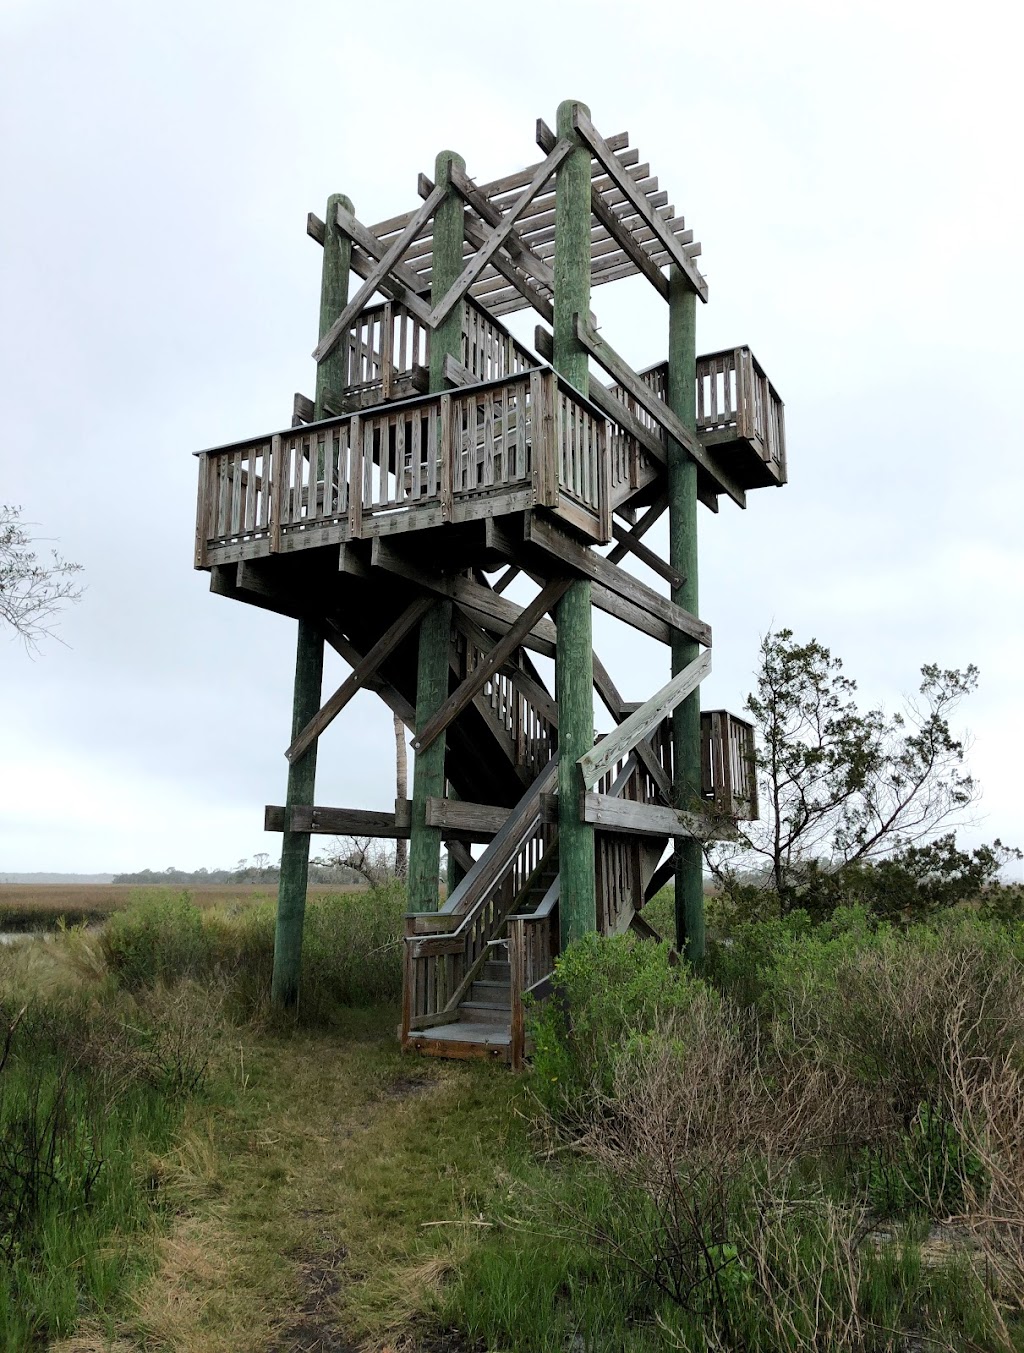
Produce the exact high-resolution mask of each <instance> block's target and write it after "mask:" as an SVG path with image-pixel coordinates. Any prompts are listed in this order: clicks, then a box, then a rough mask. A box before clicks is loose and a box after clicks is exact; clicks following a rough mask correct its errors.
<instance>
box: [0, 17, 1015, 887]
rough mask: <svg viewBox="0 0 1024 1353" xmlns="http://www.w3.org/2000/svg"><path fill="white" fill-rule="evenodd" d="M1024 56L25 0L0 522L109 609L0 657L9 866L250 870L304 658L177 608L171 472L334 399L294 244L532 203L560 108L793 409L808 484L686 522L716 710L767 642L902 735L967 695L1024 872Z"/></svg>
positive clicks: (877, 35)
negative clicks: (883, 714) (50, 542)
mask: <svg viewBox="0 0 1024 1353" xmlns="http://www.w3.org/2000/svg"><path fill="white" fill-rule="evenodd" d="M1020 37H1021V33H1020V23H1019V19H1018V18H1017V9H1016V7H1015V6H1011V5H1010V4H1009V3H1004V4H999V3H993V0H981V3H975V4H972V5H968V6H964V5H957V6H952V5H947V4H943V3H939V4H934V3H933V4H929V5H924V4H914V3H901V0H890V3H887V4H874V3H867V4H865V3H863V2H862V3H857V4H847V3H833V4H829V5H822V4H820V3H811V4H797V3H781V4H775V5H770V6H769V5H765V4H763V3H746V2H745V0H740V2H737V3H731V4H729V5H728V6H720V5H713V4H707V3H700V4H691V3H687V0H675V2H674V3H651V2H649V3H636V4H623V3H609V2H607V0H589V2H588V3H575V2H572V0H551V3H549V4H547V5H546V6H544V7H542V8H538V7H530V8H529V10H528V11H527V10H524V11H523V17H522V18H521V19H518V18H517V17H516V11H515V9H514V7H510V6H508V5H497V6H487V5H481V4H466V3H458V2H456V0H439V2H438V3H436V4H435V5H433V7H431V6H428V5H427V4H425V3H408V0H394V2H393V3H391V4H388V5H380V6H377V7H370V8H369V9H368V8H367V7H366V6H362V5H360V6H357V5H355V4H352V3H346V2H345V0H335V2H334V3H326V0H319V2H312V0H310V2H308V3H306V2H304V0H296V2H295V3H293V4H291V5H289V6H284V5H281V4H277V3H267V2H266V0H255V2H253V0H248V2H247V3H239V2H237V0H229V2H226V3H221V2H220V0H174V3H173V4H171V3H165V2H164V0H159V2H154V0H150V2H149V3H145V4H139V3H137V2H136V3H127V2H124V3H119V2H118V0H91V3H88V4H86V3H71V2H70V0H3V3H2V4H0V125H2V133H0V168H2V177H0V182H2V185H3V192H4V210H3V212H2V213H0V237H2V238H0V269H2V291H0V295H2V298H3V318H4V323H3V325H2V328H0V399H2V411H3V422H4V430H5V435H4V439H3V444H2V453H0V454H2V477H0V501H5V502H14V503H20V504H21V505H22V506H23V508H24V512H25V516H26V517H27V518H28V519H29V520H31V521H34V522H38V523H40V524H41V527H40V529H41V533H42V534H44V535H46V536H48V537H53V538H56V539H58V540H59V542H60V547H61V549H62V551H63V552H64V553H65V554H67V555H68V556H70V557H71V558H74V559H77V560H80V561H81V562H82V563H83V564H84V565H85V570H86V579H87V583H88V590H87V592H86V594H85V597H84V599H83V601H82V603H81V605H80V606H79V607H78V608H77V609H75V610H74V611H73V612H71V613H69V614H68V615H67V617H66V619H65V620H64V622H63V624H62V627H61V634H62V637H63V639H64V640H65V641H66V644H67V647H62V646H60V645H59V644H57V643H55V642H51V643H49V644H47V645H46V646H45V648H44V650H43V652H42V653H41V654H40V655H39V656H38V657H36V658H35V659H34V660H33V659H32V658H30V657H29V656H27V655H26V654H25V652H24V651H23V649H22V648H21V647H20V646H19V645H18V644H17V643H15V642H7V641H6V640H0V710H2V711H3V713H2V716H0V718H2V721H3V751H2V767H3V770H2V774H0V869H4V870H8V871H11V870H83V871H85V870H96V871H99V870H121V869H129V868H138V867H143V866H151V867H154V868H163V867H165V866H167V865H170V864H175V865H178V866H179V867H195V866H198V865H200V864H206V865H208V866H213V865H216V864H220V863H228V864H230V863H233V862H234V861H235V860H236V859H237V858H239V857H240V856H250V855H252V854H253V853H254V852H255V851H258V850H262V849H265V848H268V842H267V838H265V837H264V835H263V832H262V810H263V805H264V804H265V803H268V802H275V803H276V802H281V800H282V797H283V792H284V784H285V772H286V763H285V761H284V758H283V755H282V752H283V749H284V746H285V745H286V742H287V740H288V732H289V724H290V690H291V678H292V661H293V653H294V633H293V631H294V623H293V622H290V621H287V620H285V619H282V618H279V617H275V616H271V615H269V614H263V613H261V612H258V611H254V610H250V609H249V608H247V607H243V606H238V605H234V604H232V603H229V602H226V601H224V600H222V599H220V598H217V597H213V596H211V595H210V594H209V592H208V591H207V577H206V575H204V574H197V573H194V572H193V571H192V568H191V552H192V532H193V517H194V503H195V462H194V461H193V459H192V457H191V455H190V453H191V452H192V451H193V450H195V449H197V448H201V447H204V446H209V445H213V444H216V443H218V442H224V441H229V440H234V439H236V438H238V437H241V436H245V435H247V434H250V433H256V432H260V431H264V430H268V429H271V428H277V427H280V426H282V425H283V424H286V423H287V420H288V416H289V413H290V406H291V396H292V392H293V391H295V390H303V391H306V392H311V390H312V386H313V365H312V362H311V360H310V358H309V352H310V349H311V347H312V346H313V342H314V341H315V337H316V323H317V303H318V287H319V268H320V251H319V249H318V248H317V246H316V245H315V244H313V243H312V242H311V241H310V240H308V239H307V238H306V235H305V217H306V212H307V211H308V210H311V209H312V210H315V211H317V212H319V213H321V214H322V212H323V207H324V203H325V201H326V198H327V196H328V194H329V193H331V192H334V191H343V192H347V193H348V194H349V195H350V196H351V197H352V199H353V201H354V202H355V204H356V209H357V213H358V214H359V215H360V216H361V217H362V219H363V220H365V221H368V222H371V221H374V220H379V219H381V218H383V217H385V216H387V215H390V214H392V213H394V212H397V211H402V210H405V209H407V208H408V207H410V206H412V205H415V204H416V203H417V202H418V198H417V196H416V174H417V172H418V171H419V170H425V171H427V172H431V171H432V167H433V160H434V155H435V153H436V151H437V150H439V149H441V148H442V147H452V148H454V149H457V150H459V151H460V152H461V153H462V154H463V155H464V156H465V158H466V161H467V165H468V169H469V172H470V173H471V174H472V175H474V176H476V177H478V178H481V179H486V178H489V177H493V176H496V175H498V174H501V173H504V172H506V171H508V170H511V169H514V168H518V167H519V166H521V165H523V164H527V163H530V162H531V161H533V160H535V159H536V158H537V151H536V147H535V146H534V144H533V125H534V119H535V118H536V117H537V116H543V117H545V118H546V119H547V120H548V121H549V122H552V121H553V119H554V111H555V108H556V106H557V104H558V102H559V101H560V100H561V99H563V98H566V97H574V98H580V99H582V100H584V101H586V102H587V103H589V105H590V107H591V110H592V115H593V119H594V121H595V123H596V125H597V126H598V127H599V128H600V129H602V130H603V131H604V132H605V133H608V134H610V133H611V132H615V131H619V130H624V129H628V130H629V132H630V134H631V137H632V140H633V143H634V144H635V145H637V146H639V148H640V150H641V154H642V156H643V158H644V159H650V161H651V162H652V165H653V167H654V170H655V172H657V173H658V174H659V176H660V178H661V183H662V186H663V187H666V188H667V189H668V190H669V193H670V198H671V200H672V201H673V202H674V203H675V204H676V208H677V210H678V211H680V212H685V214H686V216H687V218H688V224H692V225H693V227H694V229H695V232H696V237H697V238H699V239H700V240H701V241H702V242H703V246H704V254H703V258H702V267H703V268H704V270H705V271H706V273H707V276H708V279H709V284H710V295H711V300H710V304H709V305H708V306H707V307H704V308H702V309H701V311H700V315H699V325H700V328H699V348H700V349H702V350H711V349H714V348H716V347H720V346H724V345H726V344H729V345H731V344H733V343H736V342H746V343H749V344H751V345H752V347H753V349H754V351H755V352H756V353H757V354H758V356H759V358H760V359H761V361H762V362H763V363H764V365H765V366H766V368H767V370H768V372H769V374H770V375H771V377H772V378H773V380H774V381H775V383H776V385H777V387H778V388H779V390H780V392H781V393H782V395H783V398H784V399H785V401H786V417H787V432H788V438H789V455H790V473H791V482H790V484H789V486H788V487H787V488H786V489H784V490H783V491H782V492H776V491H768V490H765V491H761V492H759V493H756V494H752V495H751V499H750V507H749V510H748V511H747V512H746V513H741V512H739V511H737V510H736V509H734V508H732V507H731V506H730V505H729V504H728V503H725V504H723V509H722V512H721V514H720V516H718V517H717V518H713V517H711V516H710V515H709V514H707V513H703V514H702V522H701V526H702V542H701V548H702V578H701V584H702V601H701V613H702V616H703V617H704V618H705V619H706V620H708V621H709V622H710V623H711V624H712V625H713V627H714V632H715V672H714V675H713V677H712V678H711V679H710V681H709V683H708V685H707V687H706V688H705V695H704V698H705V703H710V704H714V705H727V706H730V707H733V708H739V707H740V705H741V704H742V701H743V697H744V695H745V692H746V691H747V689H748V687H749V681H750V676H749V674H750V671H751V668H752V665H753V660H754V653H755V648H756V645H757V641H758V637H759V635H760V634H761V633H763V632H764V631H765V630H766V629H767V628H769V627H770V626H772V625H773V624H775V625H789V626H791V627H792V628H793V629H794V630H795V631H796V632H797V634H798V635H799V636H801V637H807V638H809V637H810V636H812V635H814V636H816V637H817V638H819V639H820V640H821V641H822V642H824V643H826V644H828V645H829V646H831V647H832V648H833V649H834V651H836V652H837V653H839V654H841V655H842V656H843V657H844V659H845V660H846V664H847V668H848V670H849V672H850V673H851V675H854V676H856V677H857V678H858V679H859V681H860V684H861V689H862V692H863V694H864V696H865V698H866V699H870V700H872V701H884V702H885V703H886V704H887V705H888V706H889V707H892V706H893V705H894V704H896V703H897V702H898V700H899V696H900V692H901V691H905V690H907V689H909V688H911V687H912V686H913V685H914V683H915V678H916V676H917V672H918V669H919V667H920V665H921V664H922V663H923V662H925V661H929V660H934V661H937V662H940V663H942V664H944V665H947V666H962V665H965V664H966V663H968V662H971V661H973V662H976V663H977V664H978V665H979V667H980V668H981V673H982V685H981V689H980V691H979V693H978V694H977V695H976V696H975V697H973V698H972V699H971V701H970V702H969V703H968V704H967V705H966V706H965V707H964V710H963V723H964V726H965V728H968V729H969V730H970V732H971V733H972V735H973V737H974V748H973V752H972V766H973V768H974V770H975V772H976V774H977V775H978V777H979V778H980V779H981V781H982V782H983V784H984V787H985V797H984V801H983V804H982V810H981V811H982V814H983V817H982V820H981V821H980V822H979V823H978V824H977V825H976V826H975V827H974V828H972V829H971V831H970V833H969V834H968V835H969V837H970V839H974V840H980V839H988V838H991V837H992V836H994V835H1001V836H1002V837H1003V838H1004V839H1009V840H1011V841H1018V842H1021V843H1022V844H1024V820H1022V819H1024V812H1022V808H1024V792H1022V790H1021V763H1022V760H1024V735H1022V732H1021V711H1020V702H1021V697H1022V683H1021V671H1022V669H1024V644H1022V641H1021V620H1022V616H1024V546H1022V532H1021V525H1020V523H1021V510H1022V502H1024V469H1022V461H1024V457H1022V453H1021V449H1020V448H1021V442H1022V429H1021V425H1020V422H1019V418H1020V399H1019V393H1018V392H1019V390H1020V384H1021V381H1020V368H1021V360H1022V353H1021V343H1020V339H1019V329H1020V316H1021V314H1022V312H1024V286H1022V279H1024V269H1022V264H1021V247H1020V241H1021V238H1022V235H1024V211H1022V205H1021V204H1022V194H1021V185H1020V178H1021V168H1020V165H1021V158H1020V149H1019V143H1020V136H1021V131H1022V116H1021V114H1022V108H1021V96H1020V92H1019V91H1020V85H1021V81H1020V78H1019V75H1020V73H1019V62H1018V52H1019V47H1020ZM594 308H595V310H596V311H597V313H598V315H599V317H600V319H601V320H602V322H603V324H604V328H605V332H606V333H607V334H608V336H609V338H610V339H611V341H612V342H613V343H614V344H615V346H617V347H618V348H619V350H620V351H621V352H622V353H623V354H624V355H625V356H626V357H627V358H629V359H631V360H632V361H633V362H634V364H635V365H641V364H644V363H647V362H651V361H654V360H656V359H658V358H659V357H660V356H662V355H663V353H664V348H665V341H666V329H667V319H666V314H665V308H664V305H663V303H662V302H661V301H660V300H659V299H658V298H657V297H656V296H654V295H653V293H650V288H648V287H646V284H645V283H643V282H642V281H639V280H634V281H630V282H626V283H619V284H616V285H613V286H611V287H607V288H603V289H601V290H599V291H597V292H595V296H594ZM597 634H598V647H599V650H600V651H601V653H602V656H603V657H604V658H605V661H606V663H607V664H608V666H609V667H610V668H611V670H612V672H613V674H614V675H615V676H616V678H617V679H618V680H619V683H620V685H621V686H622V688H623V690H624V692H625V694H626V696H627V698H631V699H639V698H642V697H644V696H646V695H648V694H650V693H651V692H652V691H653V690H654V689H655V688H656V687H657V686H659V685H661V684H662V682H663V680H664V679H665V678H666V676H667V671H666V670H665V659H664V655H663V652H659V651H658V650H657V649H656V647H655V646H654V645H651V646H650V647H649V648H648V647H645V646H644V645H642V644H639V643H636V642H635V641H634V639H633V636H632V635H630V634H629V633H628V632H627V631H622V630H617V629H616V628H614V627H613V626H612V625H611V624H610V623H609V624H607V625H605V624H603V623H599V624H598V626H597ZM343 672H344V669H343V667H342V666H341V664H340V663H338V662H335V664H334V665H332V666H331V667H330V669H329V672H328V680H331V681H333V682H334V683H336V682H337V681H338V680H340V679H341V676H342V675H343ZM390 758H391V740H390V718H389V716H387V714H386V712H385V711H384V710H383V707H382V706H378V705H376V704H375V703H374V698H373V697H372V696H370V695H363V696H360V697H359V698H357V700H356V701H355V702H354V703H353V705H352V706H351V707H350V708H349V709H348V710H347V711H346V712H345V714H344V715H343V716H342V718H341V719H340V720H339V721H338V722H337V723H336V724H335V726H334V727H332V729H331V730H330V732H329V733H328V734H327V736H326V737H325V739H324V741H323V744H322V747H321V756H320V768H321V769H320V778H319V785H318V793H317V799H318V801H319V802H322V803H330V804H347V805H352V806H367V807H384V806H387V804H388V803H389V801H390V799H391V797H392V796H393V792H394V791H393V788H392V771H391V760H390ZM276 844H277V843H276V841H271V842H270V843H269V848H271V849H274V848H275V847H276Z"/></svg>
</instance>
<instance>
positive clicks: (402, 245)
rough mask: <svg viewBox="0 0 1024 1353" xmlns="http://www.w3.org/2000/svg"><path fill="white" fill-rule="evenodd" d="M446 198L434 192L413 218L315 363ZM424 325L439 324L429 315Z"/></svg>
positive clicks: (337, 323) (317, 351) (347, 309)
mask: <svg viewBox="0 0 1024 1353" xmlns="http://www.w3.org/2000/svg"><path fill="white" fill-rule="evenodd" d="M446 196H447V189H445V188H435V189H434V191H433V192H432V193H431V194H430V196H429V197H428V198H427V200H426V201H425V202H424V203H423V205H422V206H421V207H420V209H419V211H417V212H415V213H414V214H413V216H412V219H411V220H410V221H409V224H408V225H407V226H406V227H405V229H404V230H403V231H402V233H401V234H400V235H399V236H398V238H397V239H396V240H395V242H394V243H393V244H392V245H391V247H390V248H389V249H388V251H387V253H386V254H385V255H384V257H383V258H382V259H379V260H378V262H377V265H376V267H375V268H374V269H373V271H372V272H371V273H370V276H369V277H368V278H367V279H366V281H365V282H364V283H363V285H362V286H361V287H360V288H359V290H358V291H357V292H356V294H355V296H353V298H352V300H351V301H349V303H348V305H347V306H346V307H345V309H344V310H343V311H342V312H341V314H340V315H339V316H338V318H337V319H336V320H335V321H334V323H333V324H332V325H331V327H330V329H328V331H327V333H325V334H324V336H323V338H321V340H320V342H319V343H318V344H317V345H316V347H315V348H314V349H313V359H314V361H316V362H322V361H323V360H324V358H325V357H327V356H328V355H329V354H330V353H331V352H332V351H333V350H334V348H335V346H336V345H337V343H338V342H339V340H340V339H341V336H342V334H343V333H344V332H345V330H346V329H347V328H348V327H349V325H350V324H351V323H352V321H353V320H354V319H355V317H356V316H357V315H358V314H359V312H360V311H361V310H362V309H363V307H364V306H365V305H366V303H367V301H368V300H369V299H370V297H371V296H372V295H373V293H374V292H375V291H376V290H377V288H378V284H379V283H380V281H381V280H382V278H384V277H386V276H387V275H388V273H389V272H391V270H392V268H393V267H394V265H395V264H396V263H398V262H399V261H400V260H401V257H402V255H403V254H404V253H405V250H406V248H407V247H408V246H409V244H411V243H412V241H413V240H414V239H415V238H416V236H417V235H418V234H419V233H420V231H421V230H422V229H423V227H424V226H425V225H426V223H427V222H428V221H429V220H430V218H431V217H432V216H433V214H434V212H435V211H436V210H437V208H438V206H439V205H440V204H441V203H442V202H443V201H444V199H445V197H446ZM456 299H458V298H456ZM453 304H454V302H453ZM449 308H450V307H449ZM423 322H424V324H426V325H427V326H428V327H429V328H431V329H433V328H434V327H435V326H436V324H437V322H438V321H437V320H436V319H434V318H433V317H432V315H428V316H426V317H425V318H424V321H423Z"/></svg>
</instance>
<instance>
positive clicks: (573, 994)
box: [531, 934, 716, 1113]
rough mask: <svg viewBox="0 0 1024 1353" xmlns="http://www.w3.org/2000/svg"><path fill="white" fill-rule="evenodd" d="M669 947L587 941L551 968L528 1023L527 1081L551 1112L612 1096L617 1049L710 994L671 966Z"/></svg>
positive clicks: (629, 938)
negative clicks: (546, 995)
mask: <svg viewBox="0 0 1024 1353" xmlns="http://www.w3.org/2000/svg"><path fill="white" fill-rule="evenodd" d="M669 957H670V947H669V945H668V944H667V943H662V944H651V943H649V942H646V941H643V940H638V939H636V938H635V937H634V936H633V935H620V936H613V937H610V938H607V937H601V936H599V935H593V934H592V935H586V936H584V937H583V938H582V939H580V940H577V941H576V942H575V943H573V944H572V945H570V946H569V947H568V949H566V950H565V952H564V953H562V954H561V955H560V956H559V958H558V960H557V962H556V964H555V994H554V996H553V997H552V999H551V1000H549V1001H548V1002H547V1003H546V1004H545V1005H543V1006H541V1007H540V1008H539V1010H538V1011H537V1012H536V1013H535V1014H534V1016H533V1017H532V1019H531V1031H532V1034H533V1045H534V1054H533V1083H534V1086H535V1088H536V1092H537V1094H538V1096H539V1097H540V1099H541V1101H542V1103H544V1104H545V1105H546V1106H547V1107H548V1109H549V1110H551V1111H553V1112H557V1113H566V1112H569V1113H574V1112H578V1111H581V1110H582V1109H584V1108H585V1106H586V1105H587V1104H588V1103H589V1102H590V1101H591V1100H592V1099H593V1097H594V1095H607V1094H610V1093H611V1091H612V1087H613V1084H614V1077H615V1066H616V1062H617V1060H618V1057H619V1055H620V1054H621V1052H622V1050H623V1048H624V1047H625V1046H628V1044H629V1043H630V1042H633V1041H636V1040H637V1039H643V1037H644V1036H645V1035H647V1034H649V1033H651V1032H652V1031H653V1030H654V1029H655V1028H657V1027H659V1026H660V1025H662V1024H664V1023H665V1022H666V1021H669V1020H671V1018H672V1017H673V1015H674V1014H677V1013H680V1012H682V1011H685V1010H686V1009H687V1008H688V1007H689V1006H690V1005H691V1003H692V1002H693V1000H694V999H695V997H696V995H697V994H698V993H700V994H701V995H702V996H703V998H704V999H705V1000H711V1001H714V1000H715V999H716V998H715V996H714V994H713V993H712V992H711V991H710V990H709V989H708V988H707V987H705V986H704V984H703V983H702V982H700V981H699V980H698V979H696V978H694V977H693V976H692V975H691V974H690V972H689V970H688V969H686V968H685V967H683V966H681V965H680V966H677V967H672V966H671V965H670V962H669Z"/></svg>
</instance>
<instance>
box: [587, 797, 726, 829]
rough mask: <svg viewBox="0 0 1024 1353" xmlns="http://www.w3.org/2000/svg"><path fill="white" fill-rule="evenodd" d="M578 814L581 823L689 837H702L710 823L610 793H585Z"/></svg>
mask: <svg viewBox="0 0 1024 1353" xmlns="http://www.w3.org/2000/svg"><path fill="white" fill-rule="evenodd" d="M580 813H581V815H582V817H583V820H584V822H590V823H592V824H593V825H594V826H595V827H603V828H604V829H605V831H615V832H627V833H629V834H630V835H633V836H661V837H665V836H689V837H695V838H696V839H697V840H704V839H705V838H707V837H709V834H710V831H711V825H710V823H709V822H708V821H706V820H705V819H704V818H702V817H701V816H700V815H699V814H698V813H685V812H682V811H681V810H680V809H678V808H668V807H665V806H663V805H662V804H654V803H638V802H637V801H636V800H634V799H623V798H612V797H611V796H610V795H609V794H591V793H587V794H584V795H583V796H582V798H581V801H580Z"/></svg>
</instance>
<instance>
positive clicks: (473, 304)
mask: <svg viewBox="0 0 1024 1353" xmlns="http://www.w3.org/2000/svg"><path fill="white" fill-rule="evenodd" d="M338 349H339V351H340V353H341V355H342V358H341V360H342V371H341V381H342V385H343V386H344V399H345V401H346V403H345V407H346V408H353V409H354V408H367V407H369V406H370V405H373V404H381V403H387V402H388V401H390V400H392V399H407V398H409V397H411V396H412V395H414V394H415V393H416V392H417V390H419V391H423V390H425V389H426V381H427V375H428V372H429V369H430V330H429V329H428V328H426V327H425V325H423V324H422V323H421V322H420V320H419V319H417V317H416V316H415V315H413V314H411V313H410V311H408V310H407V309H406V308H405V306H403V305H401V304H399V303H398V302H397V301H383V302H381V304H379V305H371V306H368V307H367V308H366V309H365V310H364V311H363V312H362V313H361V314H360V315H359V316H358V318H357V319H356V320H354V321H353V323H352V326H351V327H350V329H349V331H348V333H347V334H345V335H344V337H343V338H342V339H341V342H340V343H339V345H338ZM461 361H462V365H463V366H464V367H465V369H466V371H467V372H468V373H469V375H470V376H471V377H472V378H473V379H474V380H476V381H492V380H502V379H504V378H505V377H506V376H515V375H519V374H520V373H521V372H523V371H529V370H530V368H531V367H535V366H536V365H537V359H536V357H535V356H534V355H533V353H532V352H530V350H529V349H528V348H526V347H524V346H523V344H522V343H520V342H519V341H518V340H517V339H515V338H513V337H512V335H511V334H510V333H509V332H508V330H507V329H506V328H505V327H504V326H503V325H502V324H499V323H498V321H497V320H496V319H495V318H494V317H493V316H492V315H490V314H488V312H487V311H486V310H485V309H484V307H483V306H482V305H480V304H479V302H477V301H474V300H469V301H468V302H467V305H466V309H465V320H464V323H463V329H462V352H461Z"/></svg>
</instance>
